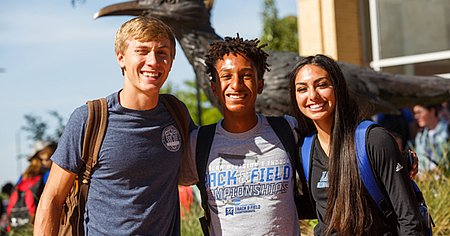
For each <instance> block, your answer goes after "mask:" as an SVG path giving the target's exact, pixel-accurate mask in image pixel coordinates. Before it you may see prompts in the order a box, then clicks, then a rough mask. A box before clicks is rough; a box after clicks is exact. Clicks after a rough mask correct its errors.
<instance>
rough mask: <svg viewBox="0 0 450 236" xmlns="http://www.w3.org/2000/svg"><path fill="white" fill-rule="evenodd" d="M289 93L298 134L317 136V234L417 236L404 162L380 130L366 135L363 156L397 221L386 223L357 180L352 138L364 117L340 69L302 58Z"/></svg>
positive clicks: (328, 62) (413, 202)
mask: <svg viewBox="0 0 450 236" xmlns="http://www.w3.org/2000/svg"><path fill="white" fill-rule="evenodd" d="M290 88H291V91H290V96H291V101H293V102H292V104H293V110H292V115H293V116H295V117H296V118H297V120H298V123H299V132H300V135H301V136H305V135H310V134H312V133H314V132H315V133H316V135H315V136H314V139H313V144H314V145H313V149H312V150H311V153H312V164H311V166H312V169H311V174H310V180H311V181H310V186H309V189H310V191H311V195H312V198H313V200H314V202H315V206H316V213H317V216H318V221H319V222H318V224H317V226H316V228H315V230H314V231H315V235H400V234H401V235H421V234H422V228H421V225H420V223H419V212H418V210H417V202H416V200H415V197H414V191H413V188H412V186H411V183H410V179H409V176H408V171H407V169H406V168H402V167H406V164H405V161H404V159H403V158H402V155H401V153H400V151H399V149H398V147H397V144H396V142H395V141H394V139H393V137H392V136H391V135H390V134H389V133H388V131H386V130H385V129H383V128H381V127H373V128H371V129H370V130H369V131H368V135H367V137H366V140H367V141H366V142H367V153H368V156H369V160H370V162H371V163H372V169H373V171H374V173H375V176H376V177H377V179H378V181H379V182H380V183H381V185H382V186H384V190H385V193H386V195H387V196H389V202H390V203H391V205H392V207H393V209H394V213H395V214H396V216H397V217H396V218H397V222H389V221H388V220H386V219H385V217H384V216H383V214H382V213H381V211H379V210H378V208H377V206H376V204H375V203H374V202H373V200H372V199H371V198H370V195H369V194H368V193H367V191H366V189H365V187H364V185H363V183H362V181H361V180H360V176H359V169H358V164H357V159H356V151H355V138H354V137H355V129H356V127H357V126H358V124H359V122H360V121H362V120H363V119H364V115H363V114H362V112H360V110H359V109H358V105H357V104H356V102H355V101H354V100H353V99H352V98H351V96H350V94H349V91H348V89H347V84H346V81H345V79H344V76H343V74H342V71H341V70H340V68H339V66H338V64H337V63H336V62H335V61H334V60H333V59H331V58H329V57H327V56H324V55H315V56H310V57H306V58H304V59H302V60H301V61H300V62H299V63H298V64H297V65H296V67H295V68H294V70H293V71H292V72H291V74H290Z"/></svg>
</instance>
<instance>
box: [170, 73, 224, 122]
mask: <svg viewBox="0 0 450 236" xmlns="http://www.w3.org/2000/svg"><path fill="white" fill-rule="evenodd" d="M199 92H200V106H198V105H197V90H196V86H195V81H184V86H183V89H178V88H175V87H173V85H172V84H171V83H168V82H166V85H164V88H163V89H161V93H170V94H173V95H175V96H176V97H177V98H178V99H180V100H181V101H183V102H184V104H186V107H187V108H188V110H189V113H190V114H191V117H192V119H193V120H194V122H195V123H196V124H197V125H199V124H201V125H207V124H212V123H215V122H217V121H218V120H219V119H220V118H222V114H221V113H220V111H219V109H217V108H216V107H214V106H212V105H211V102H210V101H209V100H208V98H207V97H206V95H205V94H204V93H203V90H201V89H200V90H199ZM198 107H200V111H201V120H200V119H199V111H198V110H199V109H198Z"/></svg>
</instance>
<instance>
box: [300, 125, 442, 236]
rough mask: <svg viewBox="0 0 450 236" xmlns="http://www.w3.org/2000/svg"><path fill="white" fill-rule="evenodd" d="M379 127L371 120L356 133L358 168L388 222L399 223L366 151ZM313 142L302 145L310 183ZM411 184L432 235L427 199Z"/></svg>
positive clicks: (359, 126) (305, 169)
mask: <svg viewBox="0 0 450 236" xmlns="http://www.w3.org/2000/svg"><path fill="white" fill-rule="evenodd" d="M375 125H377V124H376V123H375V122H373V121H370V120H364V121H362V122H361V123H360V124H359V125H358V126H357V127H356V131H355V145H356V155H357V161H358V167H359V172H360V177H361V180H362V182H363V184H364V186H365V187H366V189H367V192H368V193H369V195H370V196H371V198H372V199H373V200H374V202H375V203H376V205H377V207H378V209H379V210H380V211H381V213H382V214H383V215H384V217H385V218H386V220H387V222H391V223H392V222H397V219H396V218H395V213H394V209H392V205H391V203H390V202H389V200H388V198H387V197H385V196H384V194H383V192H382V190H381V187H380V185H379V183H378V182H377V180H376V178H375V176H374V173H373V170H372V166H371V163H370V160H369V157H368V155H367V150H366V135H367V131H368V129H369V128H370V127H372V126H375ZM313 140H314V134H313V135H311V136H307V137H305V139H304V142H303V145H302V150H301V151H302V167H303V171H304V175H305V177H306V181H309V172H310V170H311V161H312V157H311V150H312V149H313V145H314V144H313ZM411 184H412V186H413V188H414V193H415V197H416V200H417V203H418V209H419V212H420V222H421V224H422V228H423V229H424V231H425V233H426V235H432V226H434V222H433V219H432V218H431V216H430V215H429V213H428V207H427V205H426V203H425V199H424V198H423V194H422V192H421V191H420V189H419V187H418V186H417V184H416V183H415V182H414V180H412V179H411Z"/></svg>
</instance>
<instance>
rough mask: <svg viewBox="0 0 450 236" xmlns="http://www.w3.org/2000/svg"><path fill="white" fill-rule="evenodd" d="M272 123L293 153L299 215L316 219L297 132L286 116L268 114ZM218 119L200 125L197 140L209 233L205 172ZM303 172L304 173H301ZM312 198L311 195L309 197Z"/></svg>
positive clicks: (205, 231)
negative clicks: (299, 151)
mask: <svg viewBox="0 0 450 236" xmlns="http://www.w3.org/2000/svg"><path fill="white" fill-rule="evenodd" d="M266 118H267V121H268V122H269V124H270V126H271V127H272V129H273V130H274V132H275V133H276V135H277V137H278V138H279V139H280V141H281V143H282V144H283V147H284V149H285V151H286V152H288V153H289V155H288V156H289V160H290V162H291V165H292V167H293V169H294V170H296V171H295V173H294V174H293V181H294V201H295V204H296V207H297V212H298V215H299V219H315V218H316V214H315V210H314V209H313V205H312V204H310V202H311V201H310V200H309V198H310V195H309V194H306V192H305V191H304V190H307V185H306V181H305V177H304V176H303V175H301V174H302V173H301V171H297V170H298V168H299V165H298V161H297V160H298V151H297V150H298V149H297V147H298V146H297V145H296V142H295V138H294V134H293V133H292V132H291V126H290V125H289V123H288V122H287V121H286V119H285V118H284V117H266ZM216 125H217V124H216V123H215V124H210V125H205V126H201V127H199V130H198V135H197V144H196V151H195V154H196V167H197V174H198V178H199V182H198V183H197V187H198V189H199V190H200V196H201V200H202V202H201V205H202V208H203V210H204V216H202V217H201V218H200V219H199V220H200V225H201V227H202V231H203V234H204V235H209V232H210V229H209V227H210V214H209V207H208V196H207V193H206V185H205V172H206V169H207V162H208V158H209V153H210V151H211V146H212V142H213V140H214V134H215V131H216ZM299 174H300V175H299ZM305 198H308V199H305Z"/></svg>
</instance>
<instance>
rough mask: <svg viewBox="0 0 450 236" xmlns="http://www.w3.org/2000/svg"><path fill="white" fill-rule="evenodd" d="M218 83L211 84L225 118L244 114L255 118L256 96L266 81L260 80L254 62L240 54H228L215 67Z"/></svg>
mask: <svg viewBox="0 0 450 236" xmlns="http://www.w3.org/2000/svg"><path fill="white" fill-rule="evenodd" d="M215 70H216V72H217V77H218V79H217V81H214V82H211V88H212V89H213V92H214V95H215V96H217V98H218V100H219V102H220V104H221V105H222V107H223V112H224V116H227V115H231V114H244V115H249V116H253V117H254V116H255V103H256V96H257V94H258V93H261V92H262V89H263V86H264V81H263V80H262V79H258V74H257V69H256V67H255V65H254V63H252V61H251V60H250V59H248V58H246V57H244V56H242V55H240V54H237V55H233V54H228V55H225V56H223V58H222V59H221V60H218V61H217V63H216V65H215Z"/></svg>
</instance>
